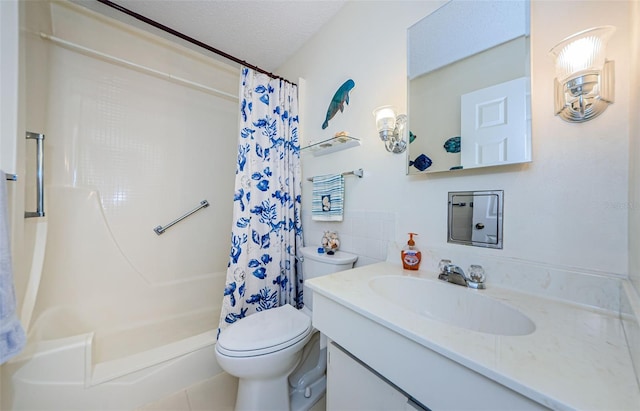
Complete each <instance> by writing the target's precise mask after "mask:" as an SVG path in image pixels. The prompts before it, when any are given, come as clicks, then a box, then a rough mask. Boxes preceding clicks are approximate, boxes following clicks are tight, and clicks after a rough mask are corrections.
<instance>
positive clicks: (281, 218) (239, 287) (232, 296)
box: [218, 67, 302, 334]
mask: <svg viewBox="0 0 640 411" xmlns="http://www.w3.org/2000/svg"><path fill="white" fill-rule="evenodd" d="M240 117H241V118H240V128H239V130H240V135H239V137H238V160H237V166H236V180H235V193H234V198H233V199H234V206H233V227H232V232H231V253H230V256H229V264H228V267H227V279H226V284H225V289H224V297H223V304H222V312H221V315H220V326H219V329H218V334H219V333H220V332H221V331H222V330H223V329H224V328H225V327H226V326H228V325H229V324H231V323H234V322H235V321H237V320H239V319H241V318H244V317H246V316H247V315H250V314H253V313H255V312H258V311H263V310H268V309H270V308H274V307H278V306H280V305H284V304H291V305H293V306H294V307H296V308H301V306H302V278H301V276H298V273H297V267H296V254H297V250H298V248H299V247H301V246H302V225H301V219H300V206H301V198H300V196H301V171H300V144H299V143H298V88H297V86H296V85H295V84H291V83H289V82H287V81H284V80H280V79H272V78H270V77H269V76H267V75H265V74H262V73H258V72H256V71H254V70H252V69H248V68H245V67H243V68H242V74H241V77H240Z"/></svg>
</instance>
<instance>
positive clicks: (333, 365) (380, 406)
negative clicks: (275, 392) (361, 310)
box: [326, 343, 427, 411]
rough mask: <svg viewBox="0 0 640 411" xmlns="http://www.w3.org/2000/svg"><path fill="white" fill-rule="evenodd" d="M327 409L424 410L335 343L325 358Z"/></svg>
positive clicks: (331, 345) (359, 410) (361, 410)
mask: <svg viewBox="0 0 640 411" xmlns="http://www.w3.org/2000/svg"><path fill="white" fill-rule="evenodd" d="M326 395H327V396H326V398H327V410H351V411H376V410H379V411H387V410H397V411H405V410H408V411H415V410H427V408H423V407H421V406H420V405H418V404H415V403H412V401H411V400H409V398H408V397H407V396H406V395H405V394H404V393H403V392H402V391H400V390H399V389H398V388H397V387H395V386H393V385H391V384H389V383H388V381H385V380H384V379H382V378H381V377H380V376H379V375H377V374H376V373H375V372H374V371H372V370H371V369H370V368H368V367H367V366H366V365H364V364H362V363H361V362H360V361H358V360H357V359H356V358H354V357H352V356H351V355H349V354H348V353H346V352H345V351H343V350H342V349H341V348H340V347H338V346H337V345H336V344H335V343H331V344H329V350H328V360H327V394H326Z"/></svg>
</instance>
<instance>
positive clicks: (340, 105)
mask: <svg viewBox="0 0 640 411" xmlns="http://www.w3.org/2000/svg"><path fill="white" fill-rule="evenodd" d="M355 85H356V83H355V82H354V81H353V80H351V79H349V80H347V81H345V82H344V84H342V85H341V86H340V88H339V89H338V91H336V94H334V95H333V98H332V99H331V102H330V103H329V108H328V109H327V117H326V118H325V119H324V123H322V129H323V130H324V129H325V128H327V127H329V120H331V119H332V118H333V116H335V115H336V113H337V112H338V110H340V112H343V111H344V103H347V104H349V91H351V89H352V88H354V87H355Z"/></svg>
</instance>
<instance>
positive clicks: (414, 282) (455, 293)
mask: <svg viewBox="0 0 640 411" xmlns="http://www.w3.org/2000/svg"><path fill="white" fill-rule="evenodd" d="M369 287H370V288H371V290H373V292H375V293H376V294H377V295H379V296H380V297H381V298H384V299H385V300H387V301H389V302H391V303H393V304H396V305H398V306H400V307H402V308H404V309H406V310H409V311H411V312H413V313H416V314H419V315H422V316H424V317H427V318H430V319H432V320H437V321H440V322H443V323H446V324H450V325H453V326H456V327H461V328H466V329H468V330H472V331H478V332H483V333H488V334H496V335H509V336H515V335H527V334H531V333H532V332H533V331H535V329H536V325H535V324H534V323H533V321H531V319H529V317H527V316H526V315H524V314H522V313H521V312H520V311H518V310H517V309H515V308H513V307H511V306H509V305H507V304H504V303H502V302H500V301H497V300H495V299H493V298H491V297H487V296H485V295H482V294H481V293H482V291H476V290H470V289H468V288H466V287H462V286H459V285H455V284H450V283H446V282H443V281H429V280H425V279H421V278H414V277H399V276H385V277H377V278H374V279H372V280H370V281H369Z"/></svg>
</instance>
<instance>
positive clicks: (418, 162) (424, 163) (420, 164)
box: [409, 154, 433, 171]
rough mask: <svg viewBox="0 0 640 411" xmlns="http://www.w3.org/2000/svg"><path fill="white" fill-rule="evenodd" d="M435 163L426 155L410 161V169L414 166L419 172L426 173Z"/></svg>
mask: <svg viewBox="0 0 640 411" xmlns="http://www.w3.org/2000/svg"><path fill="white" fill-rule="evenodd" d="M432 163H433V162H432V161H431V159H430V158H429V157H427V155H426V154H420V155H419V156H418V157H416V159H415V160H413V161H409V167H411V166H414V167H415V168H417V169H418V171H424V170H426V169H427V168H429V167H431V164H432Z"/></svg>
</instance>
